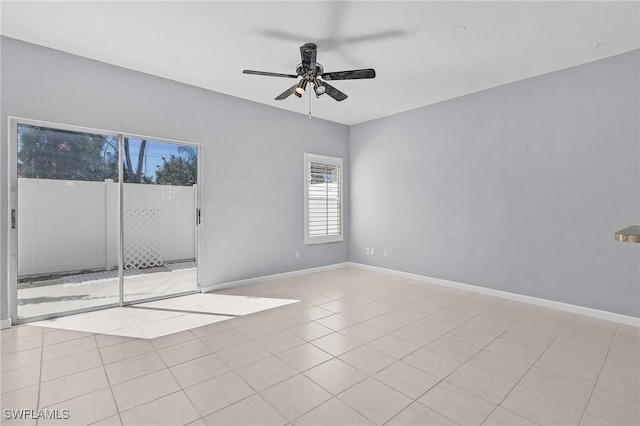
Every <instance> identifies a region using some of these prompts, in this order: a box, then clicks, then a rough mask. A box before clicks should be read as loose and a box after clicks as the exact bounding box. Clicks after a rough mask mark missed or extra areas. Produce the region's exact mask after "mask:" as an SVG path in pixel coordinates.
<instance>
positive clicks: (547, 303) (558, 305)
mask: <svg viewBox="0 0 640 426" xmlns="http://www.w3.org/2000/svg"><path fill="white" fill-rule="evenodd" d="M349 266H352V267H354V268H361V269H368V270H371V271H378V272H384V273H387V274H390V275H396V276H399V277H404V278H409V279H413V280H416V281H424V282H429V283H432V284H437V285H441V286H444V287H451V288H457V289H461V290H467V291H472V292H474V293H480V294H486V295H489V296H496V297H501V298H503V299H508V300H515V301H518V302H523V303H529V304H531V305H536V306H543V307H545V308H551V309H557V310H559V311H565V312H571V313H573V314H580V315H586V316H589V317H594V318H599V319H603V320H607V321H613V322H618V323H620V324H626V325H631V326H635V327H640V318H636V317H632V316H628V315H622V314H616V313H614V312H608V311H601V310H599V309H593V308H587V307H584V306H578V305H572V304H569V303H564V302H556V301H554V300H547V299H540V298H538V297H533V296H525V295H522V294H517V293H509V292H508V291H502V290H494V289H491V288H486V287H479V286H475V285H471V284H463V283H459V282H456V281H449V280H443V279H440V278H432V277H427V276H424V275H418V274H411V273H409V272H401V271H396V270H393V269H386V268H380V267H378V266H370V265H365V264H362V263H356V262H349Z"/></svg>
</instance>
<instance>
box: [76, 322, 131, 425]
mask: <svg viewBox="0 0 640 426" xmlns="http://www.w3.org/2000/svg"><path fill="white" fill-rule="evenodd" d="M93 340H94V342H95V343H96V350H97V351H98V356H99V357H100V364H102V371H103V372H104V377H105V379H106V380H107V386H108V387H109V393H111V398H112V399H113V405H114V406H115V407H116V412H117V413H118V419H119V420H120V424H121V425H122V424H124V423H123V422H122V416H121V415H120V408H119V407H118V402H117V401H116V396H115V395H114V393H113V388H112V387H111V380H109V375H108V374H107V367H106V366H105V364H104V359H103V358H102V352H100V346H99V345H98V339H97V338H96V333H93ZM85 395H86V394H85ZM105 418H108V417H105ZM101 420H104V419H100V420H97V421H101ZM94 423H96V422H94Z"/></svg>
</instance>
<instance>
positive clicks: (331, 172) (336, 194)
mask: <svg viewBox="0 0 640 426" xmlns="http://www.w3.org/2000/svg"><path fill="white" fill-rule="evenodd" d="M305 181H306V185H305V244H318V243H328V242H334V241H342V239H343V237H342V158H337V157H327V156H323V155H315V154H305Z"/></svg>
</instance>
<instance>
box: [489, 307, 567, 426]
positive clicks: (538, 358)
mask: <svg viewBox="0 0 640 426" xmlns="http://www.w3.org/2000/svg"><path fill="white" fill-rule="evenodd" d="M527 316H528V315H527ZM575 316H576V314H571V317H570V319H569V321H567V323H566V324H565V325H564V327H562V329H561V330H560V331H559V332H558V334H557V335H556V336H555V337H554V338H553V340H552V341H551V342H550V343H549V344H548V345H547V346H546V347H545V349H544V350H543V351H542V352H541V353H540V355H539V356H538V357H537V358H536V360H535V361H534V362H533V363H532V364H531V366H530V367H529V368H528V369H527V371H525V373H524V374H523V375H522V377H520V380H518V381H517V382H516V384H515V385H514V386H513V387H512V388H511V390H510V391H509V392H508V393H507V394H506V395H505V396H504V398H502V401H500V404H498V405H497V406H496V408H495V409H494V410H493V411H492V412H491V414H490V415H489V417H491V415H492V414H493V412H495V410H496V409H497V408H498V407H502V403H503V402H504V401H505V400H506V399H507V397H508V396H509V395H510V394H511V392H513V390H514V389H515V388H516V387H517V386H518V385H519V384H520V382H522V379H524V378H525V376H526V375H527V374H529V371H531V369H532V368H533V367H534V366H535V365H536V364H537V363H538V361H539V360H540V358H542V356H543V355H544V354H545V353H546V352H547V350H548V349H549V347H551V345H553V343H554V342H555V341H556V339H557V338H558V337H559V336H560V335H561V334H562V332H563V331H564V330H565V329H566V328H567V327H568V326H569V324H570V323H571V321H573V319H574V318H575ZM525 318H526V317H525ZM522 320H524V318H522ZM522 320H521V321H522ZM518 322H520V321H518ZM515 325H516V324H514V326H515ZM512 327H513V326H512ZM509 328H511V327H509ZM507 331H508V330H505V333H506V332H507ZM503 334H504V333H503ZM534 349H535V348H534ZM532 392H534V393H535V394H537V395H540V394H539V393H538V392H536V391H532ZM541 396H543V397H545V398H546V396H545V395H541ZM557 402H559V401H557ZM565 405H568V404H565ZM570 407H572V406H570ZM502 408H503V409H505V410H508V411H511V410H509V409H507V408H504V407H502ZM515 414H517V415H519V416H521V417H524V418H525V419H527V420H530V421H532V422H534V423H537V421H535V420H533V419H531V418H529V417H527V416H525V415H523V414H521V413H515ZM489 417H487V418H489ZM485 421H486V419H485Z"/></svg>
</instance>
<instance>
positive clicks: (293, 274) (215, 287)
mask: <svg viewBox="0 0 640 426" xmlns="http://www.w3.org/2000/svg"><path fill="white" fill-rule="evenodd" d="M348 266H351V263H350V262H344V263H335V264H333V265H327V266H319V267H316V268H308V269H301V270H299V271H291V272H284V273H281V274H274V275H264V276H262V277H255V278H247V279H244V280H238V281H230V282H226V283H222V284H215V285H211V286H207V287H203V288H202V292H203V293H208V292H210V291H216V290H224V289H226V288H233V287H240V286H243V285H248V284H255V283H261V282H265V281H273V280H280V279H283V278H290V277H297V276H300V275H307V274H314V273H316V272H323V271H330V270H332V269H340V268H346V267H348Z"/></svg>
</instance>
